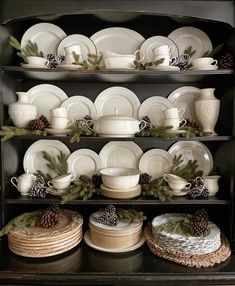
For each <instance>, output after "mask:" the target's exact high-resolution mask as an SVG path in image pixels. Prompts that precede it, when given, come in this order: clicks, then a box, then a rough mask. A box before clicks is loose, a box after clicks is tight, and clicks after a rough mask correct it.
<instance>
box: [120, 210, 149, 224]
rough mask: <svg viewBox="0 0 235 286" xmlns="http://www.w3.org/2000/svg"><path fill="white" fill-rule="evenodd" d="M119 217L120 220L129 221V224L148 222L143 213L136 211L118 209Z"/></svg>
mask: <svg viewBox="0 0 235 286" xmlns="http://www.w3.org/2000/svg"><path fill="white" fill-rule="evenodd" d="M117 215H118V218H119V220H127V221H128V222H130V223H132V222H140V223H142V222H143V221H144V220H146V219H147V218H146V216H145V215H144V213H143V212H142V211H136V210H134V209H122V208H117Z"/></svg>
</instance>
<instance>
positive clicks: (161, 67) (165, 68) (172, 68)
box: [148, 66, 180, 71]
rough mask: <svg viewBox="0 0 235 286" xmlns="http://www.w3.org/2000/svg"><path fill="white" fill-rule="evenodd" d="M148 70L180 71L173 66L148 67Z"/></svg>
mask: <svg viewBox="0 0 235 286" xmlns="http://www.w3.org/2000/svg"><path fill="white" fill-rule="evenodd" d="M148 70H157V71H180V68H179V67H175V66H152V67H148Z"/></svg>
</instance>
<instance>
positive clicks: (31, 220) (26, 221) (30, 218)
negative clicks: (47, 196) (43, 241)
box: [0, 210, 41, 237]
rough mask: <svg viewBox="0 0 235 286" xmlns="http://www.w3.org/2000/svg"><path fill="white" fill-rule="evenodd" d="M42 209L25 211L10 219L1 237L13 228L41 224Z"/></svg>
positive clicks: (1, 232)
mask: <svg viewBox="0 0 235 286" xmlns="http://www.w3.org/2000/svg"><path fill="white" fill-rule="evenodd" d="M40 217H41V211H40V210H38V211H34V212H30V213H23V214H21V215H19V216H17V217H15V218H13V219H12V220H10V221H9V222H8V223H7V224H6V225H5V226H4V227H3V228H2V229H1V230H0V237H1V236H3V235H6V234H8V233H9V232H10V231H11V230H13V229H15V228H19V227H29V226H36V225H40Z"/></svg>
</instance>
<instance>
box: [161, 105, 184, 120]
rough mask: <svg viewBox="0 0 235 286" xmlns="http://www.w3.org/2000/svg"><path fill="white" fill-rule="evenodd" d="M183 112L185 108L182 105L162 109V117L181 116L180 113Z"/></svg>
mask: <svg viewBox="0 0 235 286" xmlns="http://www.w3.org/2000/svg"><path fill="white" fill-rule="evenodd" d="M184 112H185V108H184V107H180V108H176V107H174V108H168V109H166V110H164V111H163V114H164V117H165V118H182V115H183V114H184Z"/></svg>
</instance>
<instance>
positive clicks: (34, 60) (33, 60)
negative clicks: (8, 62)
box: [27, 56, 49, 66]
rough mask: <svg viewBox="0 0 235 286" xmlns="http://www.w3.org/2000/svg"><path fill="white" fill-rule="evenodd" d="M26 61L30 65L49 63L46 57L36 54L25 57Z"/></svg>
mask: <svg viewBox="0 0 235 286" xmlns="http://www.w3.org/2000/svg"><path fill="white" fill-rule="evenodd" d="M27 62H28V63H29V64H30V65H38V66H46V65H48V64H49V61H48V60H47V59H45V58H42V57H37V56H30V57H27Z"/></svg>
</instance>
